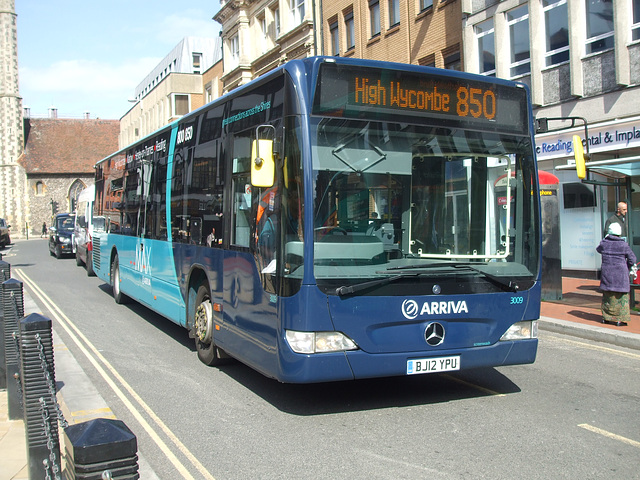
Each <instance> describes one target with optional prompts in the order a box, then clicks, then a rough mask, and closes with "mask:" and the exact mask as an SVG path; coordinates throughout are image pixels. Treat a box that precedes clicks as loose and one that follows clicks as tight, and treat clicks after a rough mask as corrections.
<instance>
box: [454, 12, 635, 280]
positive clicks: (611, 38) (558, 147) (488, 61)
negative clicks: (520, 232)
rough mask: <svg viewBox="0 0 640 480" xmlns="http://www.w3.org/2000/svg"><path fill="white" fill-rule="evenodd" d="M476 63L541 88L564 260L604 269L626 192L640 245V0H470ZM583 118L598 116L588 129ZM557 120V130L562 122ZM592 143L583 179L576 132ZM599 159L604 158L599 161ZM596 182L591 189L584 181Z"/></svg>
mask: <svg viewBox="0 0 640 480" xmlns="http://www.w3.org/2000/svg"><path fill="white" fill-rule="evenodd" d="M462 8H463V45H464V68H465V70H466V71H469V72H474V73H480V74H484V75H492V76H498V77H502V78H508V79H513V80H518V81H521V82H523V83H526V84H527V85H529V87H530V88H531V93H532V101H533V103H534V116H535V117H536V119H540V118H551V119H556V118H567V117H577V118H578V120H576V121H575V128H572V129H571V128H570V129H563V130H557V129H558V128H565V127H569V126H570V123H569V122H567V121H564V122H563V121H559V120H551V121H550V122H549V129H550V130H549V131H548V132H546V133H539V134H538V135H537V136H536V148H537V152H538V161H539V168H540V170H545V171H548V172H551V173H553V174H555V175H556V176H557V177H558V178H559V179H560V184H561V185H560V192H559V206H560V229H561V235H562V239H561V244H562V269H563V271H565V272H569V273H575V274H579V275H580V276H583V275H584V276H597V272H598V270H599V268H600V256H599V255H597V254H596V252H595V247H596V246H597V245H598V243H599V242H600V240H601V238H602V233H603V232H602V229H603V225H604V222H605V221H606V219H607V218H608V217H609V216H610V215H611V214H612V213H613V212H614V211H615V209H616V204H617V202H618V201H627V202H628V203H629V215H628V221H629V224H630V230H631V233H630V235H629V243H630V244H631V246H632V247H633V249H634V251H635V252H636V254H637V255H638V254H640V186H639V185H640V163H638V162H640V2H638V1H636V0H504V1H496V0H463V7H462ZM581 119H585V120H586V122H587V125H588V133H587V134H586V137H587V138H586V139H585V129H584V126H583V122H582V120H581ZM552 130H555V131H552ZM574 133H577V134H579V135H580V136H581V137H582V138H583V140H584V141H585V144H588V146H589V151H590V154H591V158H590V163H589V165H590V166H591V167H592V168H591V169H590V170H591V173H590V175H589V181H591V182H596V183H599V184H598V185H595V184H594V183H586V184H585V183H582V184H581V186H580V187H579V188H581V189H582V190H581V191H582V192H583V194H584V195H583V197H582V198H583V199H584V202H582V203H581V202H577V203H576V202H575V198H576V197H575V189H576V188H577V187H576V184H577V183H579V182H580V181H579V179H578V178H577V176H576V172H575V169H573V170H571V169H568V170H565V169H558V167H561V166H563V165H567V163H568V162H571V160H572V157H573V151H572V147H571V142H570V140H571V136H572V135H573V134H574ZM596 167H598V168H596ZM585 188H586V190H584V189H585Z"/></svg>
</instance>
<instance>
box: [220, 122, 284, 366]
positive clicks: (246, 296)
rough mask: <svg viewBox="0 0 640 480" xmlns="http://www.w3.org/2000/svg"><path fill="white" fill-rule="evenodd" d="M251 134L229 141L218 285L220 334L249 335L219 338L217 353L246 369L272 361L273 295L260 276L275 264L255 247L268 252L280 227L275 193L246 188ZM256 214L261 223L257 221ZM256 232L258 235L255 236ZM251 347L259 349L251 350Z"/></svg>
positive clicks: (249, 167)
mask: <svg viewBox="0 0 640 480" xmlns="http://www.w3.org/2000/svg"><path fill="white" fill-rule="evenodd" d="M254 132H255V130H254V129H251V130H248V131H246V132H242V133H239V134H236V135H235V136H234V137H233V144H232V152H231V155H232V172H231V173H232V175H231V179H232V187H231V189H232V202H231V239H230V248H229V250H228V251H227V252H226V254H225V258H224V280H223V290H224V295H223V301H224V304H223V312H224V313H223V318H224V326H223V330H225V329H228V330H231V331H242V332H247V333H248V334H247V335H229V336H225V335H224V332H223V333H222V334H221V335H220V336H219V338H221V339H222V342H221V343H222V344H221V347H222V348H224V349H225V351H227V352H229V353H230V354H233V353H234V352H236V351H242V352H243V354H245V355H247V360H248V361H249V363H254V362H257V363H262V362H264V361H265V358H264V357H263V355H265V354H266V355H267V356H269V357H270V358H271V360H273V358H272V357H271V356H272V354H273V351H274V348H275V335H276V320H275V306H276V295H275V293H274V291H273V290H272V288H269V287H268V286H267V284H264V282H263V281H262V279H263V278H264V276H265V275H268V276H270V275H269V274H267V273H266V272H265V269H267V268H275V267H274V265H275V264H271V258H267V257H266V255H264V252H265V251H266V249H267V246H266V245H265V246H264V247H262V248H260V249H258V248H257V244H258V242H260V236H262V239H263V241H267V240H268V241H269V243H270V246H271V245H272V244H273V245H274V246H275V242H276V240H275V239H276V238H277V232H278V228H279V222H278V220H277V219H276V217H275V215H274V214H275V212H274V208H273V207H274V205H276V203H274V202H276V201H277V200H276V191H275V190H271V191H268V189H265V188H261V187H255V186H253V185H252V184H251V164H250V158H251V146H252V139H253V138H254ZM260 204H261V205H262V208H260V207H259V205H260ZM258 214H260V216H261V221H260V222H257V221H256V220H257V216H258ZM260 226H261V227H262V230H259V227H260ZM265 226H266V227H267V229H266V230H265V228H264V227H265ZM270 264H271V266H270ZM274 273H275V270H274ZM269 290H271V292H269ZM256 345H260V346H261V348H259V349H256V348H255V346H256ZM267 361H268V360H267Z"/></svg>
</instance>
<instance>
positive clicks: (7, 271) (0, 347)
mask: <svg viewBox="0 0 640 480" xmlns="http://www.w3.org/2000/svg"><path fill="white" fill-rule="evenodd" d="M10 278H11V265H10V264H8V263H7V262H3V261H2V254H1V253H0V283H2V282H4V281H6V280H9V279H10ZM0 388H7V360H6V357H5V347H4V313H3V309H2V299H1V298H0Z"/></svg>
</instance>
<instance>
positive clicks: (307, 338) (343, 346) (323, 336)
mask: <svg viewBox="0 0 640 480" xmlns="http://www.w3.org/2000/svg"><path fill="white" fill-rule="evenodd" d="M286 338H287V343H288V344H289V346H290V347H291V350H293V351H294V352H296V353H326V352H342V351H345V350H356V349H357V348H358V346H357V345H356V344H355V342H354V341H353V340H351V339H350V338H349V337H347V336H346V335H344V334H342V333H340V332H296V331H295V330H287V331H286Z"/></svg>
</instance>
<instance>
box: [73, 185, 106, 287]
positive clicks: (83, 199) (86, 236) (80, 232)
mask: <svg viewBox="0 0 640 480" xmlns="http://www.w3.org/2000/svg"><path fill="white" fill-rule="evenodd" d="M94 196H95V187H94V186H93V185H91V186H89V187H87V188H85V189H84V190H83V191H82V192H80V195H78V202H77V207H76V220H75V222H76V223H75V232H74V234H73V247H74V248H73V249H74V252H75V254H76V265H78V266H79V267H81V266H82V265H84V266H85V268H86V270H87V275H89V276H94V275H95V272H94V271H93V243H92V239H93V232H94V230H95V226H94V223H93V198H94ZM102 218H103V220H104V217H102ZM102 223H104V221H103V222H102Z"/></svg>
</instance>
